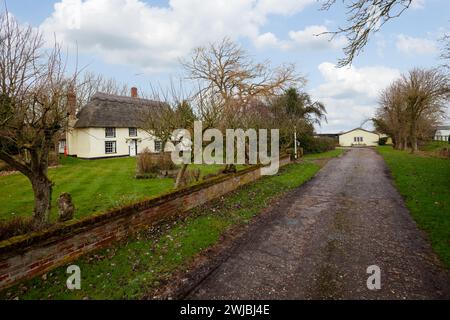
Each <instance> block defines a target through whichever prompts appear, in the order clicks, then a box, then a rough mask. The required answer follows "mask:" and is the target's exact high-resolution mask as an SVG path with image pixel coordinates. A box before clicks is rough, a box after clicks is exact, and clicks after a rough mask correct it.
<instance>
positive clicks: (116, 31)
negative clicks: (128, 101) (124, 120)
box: [6, 0, 450, 132]
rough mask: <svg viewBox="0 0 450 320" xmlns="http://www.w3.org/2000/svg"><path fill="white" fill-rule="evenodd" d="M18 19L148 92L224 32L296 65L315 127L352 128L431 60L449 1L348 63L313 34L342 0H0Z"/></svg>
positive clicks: (433, 1) (396, 23)
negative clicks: (317, 115)
mask: <svg viewBox="0 0 450 320" xmlns="http://www.w3.org/2000/svg"><path fill="white" fill-rule="evenodd" d="M6 3H7V6H8V10H9V11H10V12H11V13H12V14H13V15H14V16H15V17H16V18H17V19H18V20H19V21H20V22H21V23H28V24H31V25H33V26H35V27H39V28H41V30H42V32H43V33H44V35H45V36H46V37H47V38H49V39H51V38H52V37H53V35H56V37H57V39H58V40H59V41H62V42H63V43H64V45H65V46H67V48H68V49H69V52H71V53H72V56H73V55H74V54H75V49H74V48H75V44H76V45H77V46H78V51H79V64H80V65H82V66H86V65H87V69H89V70H90V71H94V72H97V73H101V74H104V75H105V76H108V77H114V78H115V79H116V80H118V81H121V82H124V83H126V84H128V85H129V86H133V85H134V86H138V87H139V88H140V89H141V90H148V88H149V87H150V83H151V84H152V85H153V86H155V85H158V83H159V84H160V85H162V86H164V85H166V84H168V82H169V81H170V79H171V78H172V79H173V78H175V77H177V76H179V75H180V74H181V72H182V70H181V69H180V66H179V60H180V59H183V58H185V57H187V56H188V55H189V52H190V50H192V48H194V47H195V46H199V45H202V44H205V43H207V42H209V41H214V40H220V39H221V38H222V37H224V36H229V37H231V38H232V39H234V40H236V41H237V42H239V43H241V44H242V46H243V47H244V48H245V49H246V50H247V51H248V52H249V53H250V54H251V55H252V56H254V57H255V59H256V60H261V61H263V60H266V59H270V61H271V62H272V64H273V65H274V66H276V65H279V64H281V63H295V64H296V66H297V69H298V71H299V72H300V73H301V74H303V75H306V77H307V78H308V84H307V87H306V90H308V91H309V92H310V93H311V94H312V95H313V96H314V97H315V98H316V99H319V100H321V101H323V102H324V103H325V105H326V107H327V110H328V113H329V114H328V119H329V121H328V124H323V125H322V127H318V128H317V130H318V131H319V132H339V131H343V130H348V129H351V128H353V127H357V126H359V125H360V123H361V121H362V120H363V119H364V118H367V117H369V116H371V115H372V114H373V111H374V110H375V108H376V105H377V97H378V93H379V91H380V90H381V89H382V88H384V87H385V86H387V85H388V84H389V83H390V82H391V81H392V80H393V79H395V78H396V77H397V76H398V75H399V74H400V73H402V72H405V71H407V70H408V69H410V68H412V67H416V66H419V67H432V66H437V65H438V64H439V63H440V61H439V58H438V56H439V43H438V41H437V39H439V38H440V37H441V36H442V35H443V34H444V33H445V32H447V33H448V31H449V29H450V27H449V24H450V22H449V20H450V3H449V1H448V0H413V5H412V7H411V8H410V9H409V10H407V11H406V12H405V13H404V14H403V15H402V16H401V17H400V18H398V19H396V20H393V21H392V22H390V23H389V24H387V25H385V26H384V27H383V29H382V30H381V31H380V32H378V33H377V34H375V35H374V36H373V37H372V38H371V40H370V43H369V44H368V46H367V47H366V48H365V50H364V52H363V53H362V54H361V55H360V56H358V57H357V58H356V59H355V61H354V63H353V66H352V67H351V68H345V69H338V68H335V66H334V65H335V64H336V62H337V60H338V59H339V58H340V57H342V50H341V48H342V45H343V43H344V39H342V38H337V39H335V40H334V41H331V42H330V41H328V40H327V38H326V37H319V38H318V37H316V36H314V34H317V33H318V32H320V31H324V30H334V29H335V28H336V27H337V26H339V25H342V24H343V23H344V22H345V20H344V19H345V9H344V8H343V7H342V5H341V3H340V1H338V3H337V4H336V6H335V7H333V8H332V10H330V11H327V12H324V11H320V10H318V9H319V4H318V3H317V1H316V0H278V1H275V0H209V1H203V0H171V1H153V0H83V1H82V0H62V1H52V0H39V1H36V0H6Z"/></svg>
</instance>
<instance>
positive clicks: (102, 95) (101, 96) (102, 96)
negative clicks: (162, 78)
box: [90, 91, 162, 103]
mask: <svg viewBox="0 0 450 320" xmlns="http://www.w3.org/2000/svg"><path fill="white" fill-rule="evenodd" d="M90 100H91V101H92V100H109V101H129V102H145V103H162V101H156V100H150V99H145V98H139V97H137V98H134V97H130V96H121V95H118V94H112V93H106V92H101V91H97V92H96V93H95V94H94V95H93V96H92V97H91V99H90Z"/></svg>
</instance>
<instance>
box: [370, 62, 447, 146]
mask: <svg viewBox="0 0 450 320" xmlns="http://www.w3.org/2000/svg"><path fill="white" fill-rule="evenodd" d="M449 96H450V83H449V79H448V76H447V75H445V74H444V73H442V71H440V70H438V69H418V68H416V69H413V70H411V71H409V72H408V73H407V74H403V75H402V76H401V77H400V79H398V80H397V81H395V82H394V83H392V84H391V85H390V86H389V87H388V88H387V89H385V90H384V91H383V92H382V94H381V98H380V107H379V108H378V110H377V114H376V117H375V119H374V122H375V125H376V127H377V129H378V130H379V131H381V132H384V133H386V134H389V135H391V136H392V137H393V140H394V144H395V147H396V148H397V149H401V150H404V149H406V148H407V147H408V146H410V147H411V150H412V152H415V151H417V150H418V140H419V139H420V138H423V137H425V136H426V135H427V131H429V130H430V128H431V127H433V125H434V124H435V123H436V122H437V121H438V120H439V119H440V118H441V117H443V116H444V115H445V110H446V106H447V103H448V99H449Z"/></svg>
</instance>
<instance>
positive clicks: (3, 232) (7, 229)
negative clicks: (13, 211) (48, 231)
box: [0, 217, 33, 241]
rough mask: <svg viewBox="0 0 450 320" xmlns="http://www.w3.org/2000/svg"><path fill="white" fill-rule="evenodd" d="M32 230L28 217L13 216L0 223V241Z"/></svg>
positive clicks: (30, 219)
mask: <svg viewBox="0 0 450 320" xmlns="http://www.w3.org/2000/svg"><path fill="white" fill-rule="evenodd" d="M31 231H33V220H32V218H30V217H15V218H13V219H10V220H8V221H3V222H1V223H0V241H1V240H6V239H9V238H11V237H14V236H18V235H21V234H25V233H28V232H31Z"/></svg>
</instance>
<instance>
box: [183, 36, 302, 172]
mask: <svg viewBox="0 0 450 320" xmlns="http://www.w3.org/2000/svg"><path fill="white" fill-rule="evenodd" d="M183 66H184V68H185V70H186V72H187V74H188V79H191V80H194V81H196V82H197V84H198V92H197V93H196V94H195V95H194V99H193V100H194V101H196V100H197V98H198V97H201V101H202V102H201V103H197V105H199V106H200V109H199V110H200V111H202V112H201V113H202V117H201V118H202V119H203V118H204V117H203V116H206V115H207V116H208V117H205V118H206V119H208V120H210V121H209V122H211V124H213V125H214V126H215V127H216V128H217V129H219V130H221V131H222V132H225V130H226V129H236V128H241V129H244V130H245V129H248V128H250V127H253V126H255V121H254V120H255V119H257V116H256V118H255V117H251V118H250V117H249V115H250V114H251V115H253V114H254V111H255V105H258V104H259V102H261V101H266V100H268V99H270V98H272V97H274V96H277V95H280V94H282V92H283V91H284V90H285V89H287V88H289V87H290V86H292V85H299V84H303V83H304V82H305V79H304V78H302V77H300V76H298V75H297V74H296V72H295V66H294V65H292V64H285V65H281V66H279V67H275V68H272V67H271V66H270V63H269V61H264V62H260V63H258V62H255V61H254V60H253V58H252V57H251V56H249V55H248V53H247V52H246V51H245V50H244V49H242V48H241V47H240V46H239V45H238V44H236V43H234V42H233V41H231V40H230V39H228V38H224V39H222V40H221V41H219V42H215V43H210V44H208V45H207V46H203V47H199V48H196V49H195V50H194V52H193V54H192V56H191V58H190V59H189V60H187V61H184V62H183ZM205 101H206V103H205ZM204 106H207V107H206V108H204ZM211 110H213V113H211V112H210V111H211ZM204 111H207V112H204ZM214 115H215V117H214ZM211 120H212V121H211ZM230 167H233V165H227V167H226V169H225V171H228V170H230V169H232V168H230Z"/></svg>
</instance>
